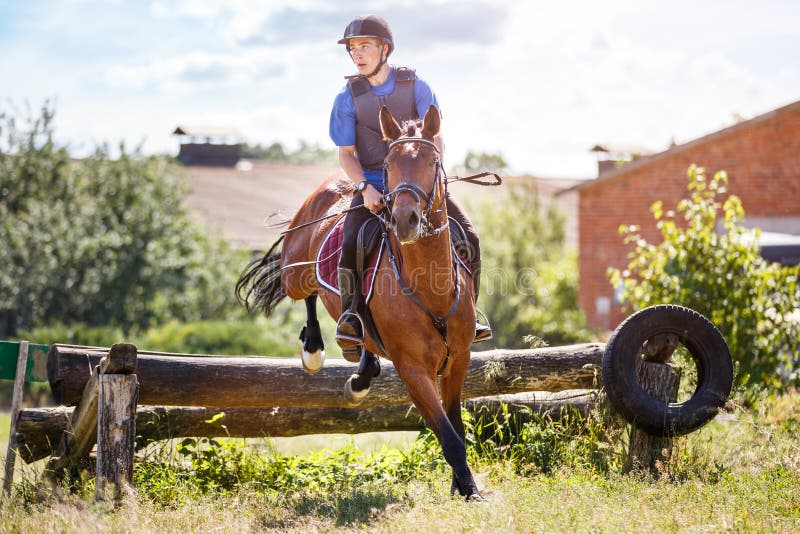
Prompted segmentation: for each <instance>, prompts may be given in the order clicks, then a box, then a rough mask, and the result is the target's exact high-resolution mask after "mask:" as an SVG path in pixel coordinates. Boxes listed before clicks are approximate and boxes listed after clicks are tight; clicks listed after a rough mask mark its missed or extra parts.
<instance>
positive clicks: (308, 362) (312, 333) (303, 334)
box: [300, 293, 325, 374]
mask: <svg viewBox="0 0 800 534" xmlns="http://www.w3.org/2000/svg"><path fill="white" fill-rule="evenodd" d="M305 300H306V316H307V319H306V325H305V326H304V327H303V330H301V331H300V341H302V342H303V353H302V355H301V356H300V360H301V361H302V362H303V369H305V370H306V372H307V373H311V374H313V373H316V372H317V371H319V370H320V369H322V365H323V364H324V363H325V344H324V343H323V342H322V332H320V329H319V321H317V295H316V293H315V294H313V295H310V296H308V297H306V299H305Z"/></svg>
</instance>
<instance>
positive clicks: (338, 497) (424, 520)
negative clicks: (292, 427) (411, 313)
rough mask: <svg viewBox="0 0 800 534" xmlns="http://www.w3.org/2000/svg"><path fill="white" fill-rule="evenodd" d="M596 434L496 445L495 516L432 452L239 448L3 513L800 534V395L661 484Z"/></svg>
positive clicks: (45, 520)
mask: <svg viewBox="0 0 800 534" xmlns="http://www.w3.org/2000/svg"><path fill="white" fill-rule="evenodd" d="M5 421H7V419H5ZM0 423H2V420H0ZM592 428H593V427H592V425H591V424H589V425H585V426H584V427H581V426H580V425H577V424H575V423H570V424H560V425H559V424H553V425H549V426H535V428H533V427H532V428H530V429H529V430H528V432H527V434H525V433H523V434H524V435H525V436H527V437H525V438H524V439H523V438H511V439H505V441H504V442H505V445H503V443H502V442H503V440H502V439H499V438H498V433H497V432H495V433H494V434H492V433H491V432H489V434H490V435H492V437H493V439H494V440H495V441H496V442H497V443H496V445H497V446H498V447H499V448H498V449H494V450H493V449H491V448H490V447H475V446H473V447H472V448H471V449H470V456H471V464H472V466H473V470H474V471H475V473H476V478H477V480H478V485H479V486H480V487H481V488H483V492H484V495H485V496H486V498H487V501H488V502H487V503H466V502H463V501H462V500H461V499H457V498H451V497H450V495H449V486H450V473H449V469H447V468H446V466H445V465H444V464H443V461H442V459H441V453H440V451H439V448H438V445H437V444H436V443H435V442H433V441H432V440H430V439H422V440H419V441H416V442H414V443H409V442H408V441H407V440H408V436H406V435H399V436H390V437H389V438H388V439H389V444H390V446H383V445H385V444H381V443H380V440H382V439H384V438H383V437H379V438H376V437H370V436H362V437H355V438H349V437H340V438H335V439H331V438H330V437H325V436H315V437H310V438H309V437H302V438H291V439H290V440H281V442H280V443H277V444H276V442H266V441H263V440H261V441H258V440H255V441H253V440H248V441H247V442H246V444H244V445H241V444H240V440H232V441H220V443H219V445H218V446H216V447H217V448H216V449H215V450H214V451H213V452H214V454H212V455H210V456H209V457H208V458H207V457H205V456H204V455H203V451H204V450H206V451H207V450H209V449H213V448H214V446H212V445H210V444H204V445H201V446H189V447H188V449H187V450H188V451H189V454H180V453H176V452H175V450H174V449H173V450H171V451H169V452H168V453H167V452H164V453H163V454H162V455H161V456H159V455H158V454H155V453H152V451H151V453H149V454H150V456H148V457H140V458H139V461H138V463H137V474H136V476H137V479H138V480H139V486H138V494H137V497H136V500H135V501H134V502H132V503H128V504H126V505H124V506H123V507H122V508H121V509H118V510H113V509H111V508H110V507H109V506H108V505H105V504H94V503H93V502H92V498H91V495H92V485H91V482H89V483H86V484H78V491H77V492H76V493H74V494H64V493H63V492H61V493H60V492H53V491H52V490H48V489H46V488H44V486H43V485H42V484H41V483H40V482H39V480H38V479H35V478H33V477H31V476H29V478H27V479H23V480H22V481H21V482H20V483H18V484H17V485H16V487H15V497H14V498H13V499H12V500H11V501H10V502H8V503H5V506H4V508H5V513H4V515H3V516H2V518H0V532H12V531H22V532H26V531H37V532H41V531H45V532H84V531H88V532H100V531H122V532H187V531H190V532H192V531H193V532H201V531H202V532H207V531H212V530H218V531H221V532H242V531H281V532H307V531H335V532H349V531H353V530H361V529H366V530H369V531H374V532H419V531H424V532H426V533H436V532H445V533H448V534H451V533H453V532H531V531H545V532H552V531H555V532H575V531H579V532H583V531H597V532H695V531H703V532H706V531H710V532H721V531H746V532H750V531H755V532H797V531H799V530H800V446H798V437H800V395H798V394H794V395H790V396H787V397H784V398H782V399H778V400H773V401H769V402H765V403H764V404H763V407H762V408H760V409H758V410H755V411H752V412H745V411H739V412H737V413H736V414H735V417H727V418H725V420H721V421H720V420H718V421H715V422H713V423H711V424H710V425H708V426H706V427H704V428H703V429H702V430H700V431H699V432H697V433H694V434H692V435H690V436H688V437H685V438H680V439H678V440H676V443H675V449H674V456H673V461H672V463H671V464H670V466H669V467H670V469H669V472H668V473H667V472H665V473H663V476H662V477H660V478H653V477H651V476H649V475H647V476H645V475H639V474H632V473H631V474H625V473H622V471H621V468H620V466H621V460H622V458H621V457H620V454H621V453H620V451H621V450H622V449H621V447H622V445H621V444H620V443H619V442H616V446H615V447H611V446H610V445H609V444H608V443H607V442H604V440H605V439H606V438H608V437H609V436H608V435H598V434H593V433H592V432H589V431H588V430H591V429H592ZM472 430H473V431H475V430H479V429H476V428H475V427H473V428H472ZM484 430H486V429H484ZM568 431H569V432H572V434H571V435H568ZM623 437H624V436H623ZM506 438H507V437H506ZM337 440H342V441H343V442H344V446H340V445H341V443H340V442H338V441H337ZM293 442H295V443H293ZM481 443H486V441H482V442H481ZM337 447H338V448H337ZM604 447H605V448H604ZM359 448H362V449H363V450H360V449H359ZM277 449H280V450H277ZM322 449H325V450H326V451H327V452H322ZM493 451H494V452H493ZM544 453H548V454H549V456H547V454H544ZM295 454H297V455H295ZM543 454H544V456H543ZM598 454H600V455H605V457H606V458H605V460H604V461H598V460H597V459H593V458H594V457H595V456H597V455H598ZM170 455H172V456H170ZM545 457H548V458H550V460H549V463H546V462H544V460H543V458H545ZM190 462H193V465H192V468H189V463H190ZM204 462H205V463H204ZM543 467H547V469H544V468H543ZM214 484H217V485H216V486H215V485H214Z"/></svg>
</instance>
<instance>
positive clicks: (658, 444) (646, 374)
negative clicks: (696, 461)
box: [628, 361, 681, 477]
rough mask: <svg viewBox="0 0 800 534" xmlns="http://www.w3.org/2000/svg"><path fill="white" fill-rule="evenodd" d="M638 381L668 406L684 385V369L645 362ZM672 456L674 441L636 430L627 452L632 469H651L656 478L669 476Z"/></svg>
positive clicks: (654, 362)
mask: <svg viewBox="0 0 800 534" xmlns="http://www.w3.org/2000/svg"><path fill="white" fill-rule="evenodd" d="M638 375H639V382H640V383H641V384H642V387H643V388H644V389H645V391H647V392H648V393H650V394H651V395H652V396H653V397H655V398H657V399H659V400H663V401H664V402H666V403H670V402H675V401H676V400H677V399H678V387H679V386H680V383H681V368H680V367H678V366H676V365H672V364H668V363H660V362H656V361H642V363H641V365H640V366H639V369H638ZM671 457H672V438H670V437H659V436H651V435H650V434H647V433H645V432H643V431H641V430H638V429H636V428H634V430H633V432H632V434H631V438H630V446H629V449H628V458H629V462H630V464H629V466H628V467H629V468H630V469H633V470H637V471H644V470H648V471H650V473H652V474H653V475H655V476H659V477H661V476H665V475H668V474H669V462H670V459H671Z"/></svg>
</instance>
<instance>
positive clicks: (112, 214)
mask: <svg viewBox="0 0 800 534" xmlns="http://www.w3.org/2000/svg"><path fill="white" fill-rule="evenodd" d="M52 118H53V111H52V109H51V108H49V107H48V106H47V105H45V107H44V108H43V109H42V111H41V115H40V117H38V118H36V119H29V120H28V121H27V123H26V124H25V125H24V126H22V127H21V128H18V127H17V122H16V119H15V118H14V117H12V116H10V115H7V114H0V133H2V135H3V142H2V143H0V147H2V148H0V150H2V151H1V152H0V263H2V265H3V269H2V270H1V271H0V314H5V315H6V316H8V315H11V316H13V318H15V319H16V324H17V325H18V326H19V327H20V328H31V327H35V326H41V325H46V324H50V323H51V322H64V321H75V322H82V323H86V324H87V325H90V326H97V325H108V324H110V325H116V326H119V327H120V328H122V329H124V330H126V331H127V330H128V329H130V328H132V327H145V326H147V325H149V324H151V323H153V322H154V321H157V320H163V319H165V318H170V317H174V318H179V319H183V320H197V319H201V318H206V317H212V316H219V315H220V314H222V313H223V312H224V311H225V310H226V309H228V308H232V307H233V298H232V295H231V290H230V288H231V287H232V285H233V282H234V278H235V275H236V267H235V266H236V265H240V264H241V259H240V258H234V257H233V256H234V255H233V253H232V252H231V250H230V249H229V248H228V246H227V245H226V244H225V242H224V241H223V240H221V239H214V238H211V237H208V232H207V231H205V230H204V229H202V228H201V226H200V225H199V224H198V223H196V222H195V221H194V220H193V219H192V218H191V217H190V215H189V213H188V211H187V207H186V205H185V202H184V198H185V196H186V193H187V184H186V182H185V178H184V177H183V175H182V174H181V171H180V169H179V167H177V166H175V165H174V164H172V163H171V162H169V160H168V159H167V158H163V157H145V156H142V155H141V154H140V153H138V152H136V151H134V152H128V151H127V150H126V149H125V147H124V146H121V147H120V152H121V153H120V156H119V157H118V158H117V159H113V160H112V159H111V158H110V157H109V154H108V150H107V148H105V147H100V148H98V149H97V151H96V152H95V153H94V154H93V155H92V156H90V157H88V158H86V159H84V160H81V161H77V162H76V161H72V160H71V159H70V157H69V155H68V153H67V151H66V149H65V148H64V147H61V146H58V145H57V144H56V142H55V141H54V139H53V129H52ZM11 330H12V332H7V333H12V334H13V328H12V329H11Z"/></svg>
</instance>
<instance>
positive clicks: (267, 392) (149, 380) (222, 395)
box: [47, 343, 605, 408]
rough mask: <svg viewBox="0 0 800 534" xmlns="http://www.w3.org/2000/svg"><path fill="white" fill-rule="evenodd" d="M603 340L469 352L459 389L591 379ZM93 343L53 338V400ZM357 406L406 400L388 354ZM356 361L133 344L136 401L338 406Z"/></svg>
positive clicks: (94, 355)
mask: <svg viewBox="0 0 800 534" xmlns="http://www.w3.org/2000/svg"><path fill="white" fill-rule="evenodd" d="M604 347H605V345H604V344H601V343H588V344H581V345H569V346H564V347H548V348H543V349H528V350H503V349H498V350H492V351H486V352H476V353H473V355H472V359H471V361H470V366H469V371H468V374H467V379H466V382H465V386H464V391H463V397H464V398H474V397H483V396H489V395H498V394H505V393H518V392H522V391H561V390H565V389H591V388H596V387H598V386H599V382H600V376H599V372H598V370H599V367H600V364H601V361H602V357H603V350H604ZM98 350H99V349H91V348H80V347H66V346H60V345H53V346H52V347H51V348H50V353H49V354H48V362H47V367H48V378H49V380H50V386H51V388H52V390H53V394H54V396H55V398H56V400H57V401H58V402H59V403H60V404H68V405H72V404H76V403H77V402H78V400H79V399H80V394H81V392H82V391H83V386H84V385H85V383H86V381H87V380H88V378H89V373H88V369H90V368H91V366H92V365H94V364H95V362H96V361H99V358H100V355H101V354H102V353H101V352H98ZM382 365H383V371H382V373H381V376H380V377H379V378H378V379H377V380H375V381H373V386H372V388H371V390H370V393H369V395H368V396H367V398H366V400H365V401H364V405H363V407H371V406H378V405H385V404H405V403H408V402H410V399H409V398H408V394H407V392H406V389H405V385H404V384H403V383H402V381H401V380H400V378H399V376H398V375H397V372H396V371H395V369H394V367H393V366H392V365H391V362H388V361H386V360H384V361H383V362H382ZM355 369H356V366H355V365H354V364H351V363H348V362H346V361H345V360H343V359H329V360H327V361H326V363H325V367H324V368H323V369H322V370H321V371H320V372H319V373H317V374H314V375H309V374H307V373H305V372H304V371H303V370H302V367H301V365H300V362H298V361H297V360H296V359H290V358H267V357H218V356H205V357H204V356H197V355H176V354H165V353H152V352H145V351H140V352H139V359H138V368H137V376H138V377H139V383H140V390H139V401H140V402H141V403H142V404H149V405H167V406H204V407H225V408H258V407H263V406H285V407H289V406H295V407H312V408H345V407H347V404H346V401H345V399H344V397H343V395H342V387H343V385H344V383H345V381H346V380H347V378H348V377H349V376H350V375H351V374H352V373H353V372H354V371H355Z"/></svg>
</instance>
